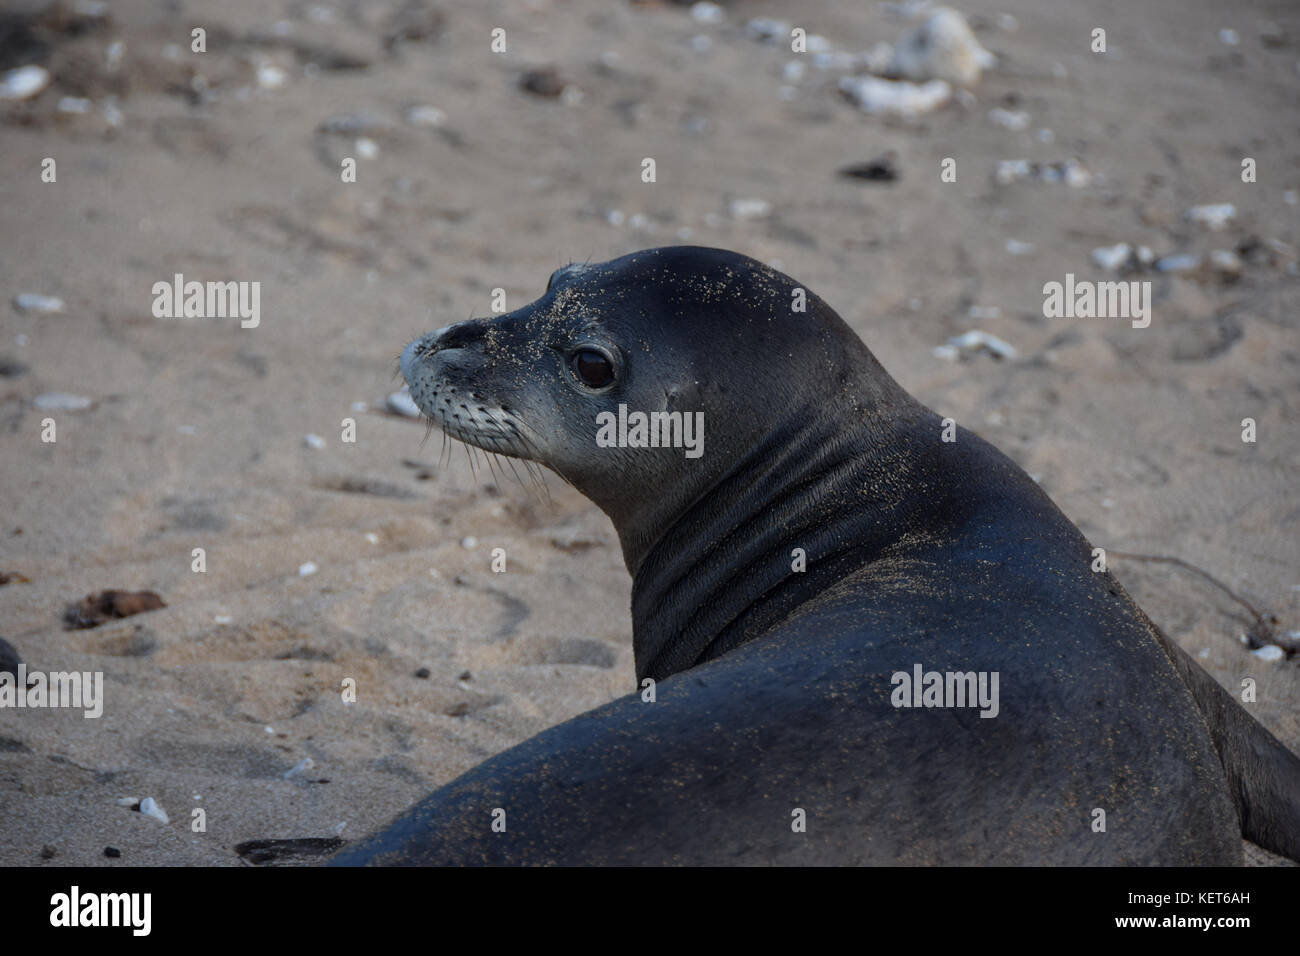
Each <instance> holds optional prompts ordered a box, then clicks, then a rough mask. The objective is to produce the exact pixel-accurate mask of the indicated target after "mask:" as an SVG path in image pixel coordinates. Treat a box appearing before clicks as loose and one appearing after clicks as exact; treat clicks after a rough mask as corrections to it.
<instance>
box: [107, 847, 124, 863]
mask: <svg viewBox="0 0 1300 956" xmlns="http://www.w3.org/2000/svg"><path fill="white" fill-rule="evenodd" d="M121 855H122V851H121V850H119V849H118V848H117V847H115V846H106V847H104V856H106V857H108V858H109V859H110V860H116V859H117V858H118V857H119V856H121Z"/></svg>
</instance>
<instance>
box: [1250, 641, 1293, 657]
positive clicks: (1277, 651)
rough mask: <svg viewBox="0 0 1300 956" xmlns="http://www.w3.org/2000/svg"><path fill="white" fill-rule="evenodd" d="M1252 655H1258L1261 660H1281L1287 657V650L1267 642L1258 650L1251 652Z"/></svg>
mask: <svg viewBox="0 0 1300 956" xmlns="http://www.w3.org/2000/svg"><path fill="white" fill-rule="evenodd" d="M1250 655H1251V657H1258V658H1259V659H1260V660H1261V661H1280V660H1282V659H1283V658H1284V657H1286V651H1284V650H1282V648H1280V647H1278V646H1277V645H1276V644H1265V645H1264V646H1263V647H1261V648H1259V649H1258V650H1253V651H1251V652H1250Z"/></svg>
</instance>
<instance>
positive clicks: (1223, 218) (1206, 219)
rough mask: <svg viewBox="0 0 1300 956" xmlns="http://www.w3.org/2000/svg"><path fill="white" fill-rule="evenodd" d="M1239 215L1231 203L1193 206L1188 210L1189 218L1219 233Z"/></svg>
mask: <svg viewBox="0 0 1300 956" xmlns="http://www.w3.org/2000/svg"><path fill="white" fill-rule="evenodd" d="M1236 215H1237V207H1236V206H1234V205H1233V204H1232V203H1230V202H1221V203H1212V204H1210V205H1208V206H1193V207H1192V208H1191V209H1189V210H1187V218H1188V219H1190V220H1191V221H1192V222H1199V223H1200V224H1201V225H1203V226H1208V227H1209V228H1210V229H1213V230H1215V231H1218V230H1220V229H1222V228H1224V227H1225V226H1226V225H1227V224H1228V221H1229V220H1231V219H1233V218H1235V217H1236Z"/></svg>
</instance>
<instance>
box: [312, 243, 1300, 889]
mask: <svg viewBox="0 0 1300 956" xmlns="http://www.w3.org/2000/svg"><path fill="white" fill-rule="evenodd" d="M801 299H803V300H804V301H805V302H806V308H805V309H804V310H803V311H800V310H799V308H798V304H799V303H800V300H801ZM401 367H402V372H403V374H404V376H405V377H406V380H407V381H408V383H409V384H410V390H411V395H412V397H413V398H414V399H415V401H416V403H417V404H418V405H419V406H420V408H421V409H423V410H424V411H425V412H426V413H427V414H428V415H429V416H430V417H431V418H432V419H433V420H434V421H435V422H437V423H438V424H440V425H441V427H442V428H443V429H444V430H445V431H446V432H447V433H448V434H450V435H452V436H454V437H456V438H460V439H462V440H464V441H466V442H469V443H471V444H473V445H476V446H478V447H480V448H483V449H487V450H489V451H494V452H499V453H501V454H505V455H513V456H518V457H524V458H529V459H533V460H536V461H540V462H543V463H544V464H546V465H548V466H549V467H550V468H551V469H552V470H554V471H556V472H558V473H559V474H560V475H561V476H563V477H564V478H565V479H566V480H568V481H569V482H571V483H572V484H574V485H575V486H576V487H577V488H578V489H579V490H580V491H582V492H583V493H584V494H586V495H587V496H588V497H589V498H591V499H592V500H593V501H594V502H595V503H596V504H597V505H599V506H600V507H601V508H602V509H603V510H604V511H605V512H606V514H608V515H609V517H610V518H611V519H612V521H613V523H614V526H615V528H616V529H617V531H618V534H619V538H620V541H621V544H622V549H623V556H624V559H625V561H626V563H627V567H628V570H629V571H630V572H631V574H632V577H633V589H632V611H633V619H634V622H635V630H634V635H633V640H634V645H635V658H636V668H637V677H638V680H643V679H644V678H653V679H654V681H655V682H657V684H656V686H655V687H654V688H653V689H654V694H653V701H650V700H649V699H648V698H649V697H650V696H651V695H650V694H649V692H648V691H643V692H642V693H641V694H632V695H629V696H627V697H624V698H621V699H619V700H615V701H613V702H612V703H610V704H607V705H606V706H604V707H600V708H597V709H596V710H593V711H591V712H589V713H586V714H583V715H581V716H579V717H577V718H575V719H573V720H570V721H568V722H566V723H564V724H561V725H559V726H557V727H554V728H552V729H550V730H548V731H546V732H545V733H542V734H540V735H538V736H537V737H534V738H532V739H531V740H528V741H525V742H524V743H522V744H520V745H519V746H517V747H514V748H512V749H510V750H507V751H506V752H504V753H502V754H499V755H498V756H496V757H494V758H492V759H490V760H488V761H487V762H485V763H483V764H482V765H480V766H479V767H478V768H476V769H475V770H473V771H471V772H470V773H467V774H465V775H464V776H462V777H460V778H459V779H457V780H454V781H452V782H451V783H449V784H447V785H446V786H444V787H442V788H441V789H439V790H437V791H436V792H434V793H433V794H432V795H431V796H429V797H428V798H426V799H425V800H423V801H421V802H420V803H419V804H417V805H416V806H415V807H414V808H412V809H411V810H410V811H408V812H407V813H406V814H405V815H403V816H402V817H401V818H399V819H398V820H397V821H396V822H395V823H393V824H392V825H391V826H390V827H389V828H388V829H386V830H384V831H383V832H381V833H379V834H377V835H375V836H373V837H370V838H369V839H367V840H364V841H362V842H361V843H359V844H358V845H356V846H355V847H352V848H349V849H347V850H345V851H343V852H342V853H341V854H339V856H337V857H336V858H335V860H334V862H336V863H343V864H357V863H377V864H378V863H392V864H434V863H530V864H548V863H550V864H574V863H591V864H644V863H687V864H719V863H790V864H801V863H809V864H838V863H843V864H1166V865H1173V864H1228V863H1237V862H1240V861H1241V858H1242V850H1241V842H1240V839H1239V835H1240V834H1243V833H1244V834H1245V835H1246V836H1247V837H1249V838H1250V839H1252V840H1254V841H1256V842H1257V843H1259V844H1261V845H1262V846H1264V847H1266V848H1268V849H1270V850H1274V851H1276V852H1279V853H1283V854H1286V855H1288V856H1290V857H1292V858H1300V760H1297V758H1296V757H1295V756H1294V755H1293V754H1291V753H1290V752H1289V751H1288V750H1286V748H1284V747H1283V746H1282V745H1281V744H1280V743H1279V742H1278V741H1277V740H1276V739H1274V738H1273V737H1272V736H1271V735H1270V734H1269V733H1268V732H1267V731H1266V730H1264V728H1263V727H1261V726H1260V725H1259V724H1258V723H1256V722H1255V720H1254V719H1253V718H1252V717H1250V716H1249V715H1247V714H1246V712H1245V711H1244V710H1243V709H1242V708H1241V707H1240V706H1239V705H1238V704H1237V703H1236V701H1235V700H1234V699H1233V698H1232V697H1231V696H1229V695H1228V694H1227V693H1226V692H1225V691H1224V690H1223V689H1222V688H1220V687H1219V685H1218V684H1217V683H1216V682H1215V681H1214V680H1213V679H1212V678H1211V677H1210V676H1209V675H1208V674H1206V673H1205V672H1204V671H1203V670H1202V669H1201V668H1200V667H1199V666H1198V665H1196V664H1195V663H1194V662H1193V661H1192V660H1191V659H1190V658H1189V657H1187V655H1185V654H1184V653H1183V652H1182V651H1181V650H1180V649H1179V648H1178V647H1177V646H1176V645H1175V644H1174V643H1173V642H1171V641H1170V640H1169V639H1168V638H1166V637H1165V636H1164V635H1163V634H1162V633H1161V632H1160V631H1159V630H1158V629H1157V628H1156V627H1155V626H1154V625H1153V624H1152V623H1151V622H1150V621H1149V620H1148V619H1147V617H1146V616H1145V615H1144V614H1143V613H1142V611H1141V610H1140V609H1139V608H1138V607H1137V606H1136V605H1135V604H1134V603H1133V601H1132V600H1131V599H1130V598H1129V596H1128V595H1127V594H1126V593H1125V592H1124V590H1123V589H1122V588H1121V587H1120V586H1119V584H1118V583H1117V582H1116V581H1115V580H1114V579H1113V578H1112V577H1111V576H1110V575H1109V574H1108V573H1095V572H1094V571H1093V570H1092V568H1091V564H1092V554H1091V549H1090V546H1089V544H1088V542H1087V541H1086V540H1085V539H1084V537H1083V536H1082V534H1081V533H1080V532H1079V531H1078V530H1077V529H1076V528H1075V527H1074V526H1073V525H1072V524H1071V523H1070V521H1069V520H1068V519H1067V518H1066V517H1065V516H1064V515H1063V514H1062V513H1061V512H1060V511H1059V510H1058V509H1057V508H1056V506H1055V505H1054V504H1053V503H1052V502H1051V501H1050V500H1049V499H1048V497H1047V496H1046V495H1045V494H1044V493H1043V492H1042V491H1041V490H1040V489H1039V487H1038V486H1037V485H1036V484H1035V483H1034V482H1033V481H1032V480H1031V479H1030V478H1029V477H1028V476H1027V475H1026V474H1025V473H1024V472H1023V471H1021V470H1020V468H1018V467H1017V466H1016V465H1015V464H1014V463H1012V462H1011V461H1010V459H1008V458H1007V457H1006V456H1004V455H1003V454H1002V453H1001V452H999V451H997V450H996V449H995V448H993V447H992V446H991V445H989V444H988V443H986V442H984V441H982V440H981V439H980V438H978V437H976V436H975V435H974V434H971V433H969V432H965V431H961V432H960V433H959V434H958V436H957V440H956V441H955V442H945V441H943V440H942V435H941V433H942V431H943V426H942V423H941V421H940V419H939V417H938V416H937V415H935V414H934V413H933V412H931V411H930V410H929V409H927V408H925V407H924V406H922V405H921V404H920V403H919V402H917V401H916V400H915V399H913V398H912V397H911V396H910V395H908V394H907V393H906V392H905V391H904V390H903V389H902V388H901V387H900V386H899V385H898V384H897V383H895V382H894V380H893V379H892V378H890V376H889V375H888V374H887V373H886V372H885V370H884V369H883V368H882V367H881V366H880V364H879V363H878V362H877V361H876V359H875V358H874V357H873V356H872V354H871V353H870V352H869V351H868V350H867V348H866V346H865V345H864V344H863V343H862V341H861V340H860V339H859V338H858V337H857V336H856V335H855V334H854V333H853V332H852V331H851V330H850V329H849V327H848V326H847V325H846V324H845V323H844V322H843V321H842V320H841V319H840V318H839V316H837V315H836V314H835V312H834V311H832V310H831V308H830V307H829V306H827V305H826V304H825V303H824V302H822V301H821V300H820V299H818V298H817V297H816V296H814V295H813V294H812V293H811V292H806V291H805V290H803V289H802V288H801V287H799V286H798V285H797V284H796V283H795V282H794V281H793V280H791V279H790V278H788V277H787V276H784V275H782V274H781V273H779V272H776V271H774V270H772V269H770V268H768V267H766V266H764V265H762V264H761V263H758V262H755V261H753V260H751V259H748V258H746V257H744V256H741V255H738V254H736V253H732V252H726V251H722V250H716V249H702V248H693V247H673V248H664V249H651V250H647V251H643V252H638V253H634V254H632V255H627V256H624V257H622V258H619V259H615V260H613V261H610V262H607V263H603V264H599V265H592V266H572V267H566V268H564V269H561V270H559V271H557V272H556V273H555V274H554V275H553V276H552V279H551V281H550V283H549V284H548V286H547V290H546V293H545V294H544V295H543V296H542V297H541V298H540V299H538V300H537V301H536V302H534V303H532V304H531V305H528V306H525V307H524V308H522V309H519V310H518V311H516V312H512V313H510V314H509V315H505V316H501V317H496V318H491V319H472V320H469V321H465V322H460V323H457V324H455V325H451V326H449V327H447V328H444V329H440V330H438V331H437V332H434V333H431V334H429V335H426V336H423V337H421V338H419V339H417V340H416V341H414V342H412V343H411V344H410V345H409V346H407V348H406V350H405V351H404V352H403V354H402V358H401ZM620 405H623V406H626V408H625V409H622V410H620V408H619V406H620ZM632 411H639V412H643V413H647V414H649V413H654V412H660V413H665V412H666V413H672V412H681V413H682V418H683V420H685V419H686V417H687V416H690V415H692V414H694V413H703V421H704V424H705V425H706V426H707V427H706V429H705V431H704V433H703V437H704V439H705V440H704V441H703V442H702V446H703V453H702V454H699V455H698V456H697V457H690V456H688V455H687V454H685V451H686V450H685V449H683V448H681V447H663V445H664V444H670V443H667V442H663V443H660V447H602V443H600V442H598V437H599V430H600V429H601V428H603V427H605V426H606V425H607V424H608V422H609V421H610V417H609V415H610V414H614V415H626V417H627V420H628V421H630V420H631V412H632ZM602 413H608V414H605V415H604V416H603V417H602ZM602 420H603V421H604V422H605V425H602V424H601V421H602ZM659 421H660V422H661V423H662V422H664V421H671V419H664V418H660V419H659ZM622 428H623V426H622V424H620V426H619V429H620V430H621V429H622ZM620 433H621V432H620ZM623 437H624V438H625V444H627V445H633V444H636V441H634V437H633V432H632V430H630V429H629V430H628V431H627V432H626V435H624V436H623ZM642 437H643V438H644V435H643V436H642ZM669 437H671V436H669ZM604 444H608V442H605V443H604ZM641 444H642V445H644V444H646V442H644V441H642V442H641ZM797 549H801V550H797ZM799 554H802V555H804V556H806V557H805V560H806V566H804V568H803V570H798V569H797V568H798V567H799V561H798V555H799ZM792 556H793V557H792ZM930 672H936V676H937V678H938V679H939V680H938V683H937V684H936V682H935V681H933V680H931V678H930V676H929V673H930ZM954 674H955V675H957V678H956V680H954V679H953V677H952V675H954ZM913 675H914V677H915V678H916V679H917V684H918V686H916V687H910V686H908V685H909V684H910V683H911V680H912V677H913ZM922 684H923V685H924V691H923V689H922V686H920V685H922ZM643 686H645V685H644V682H643ZM990 691H992V693H991V694H990V693H989V692H990ZM932 692H933V696H932ZM977 697H978V701H979V706H978V707H974V706H971V704H972V703H975V700H974V698H977ZM931 703H933V704H936V705H938V704H943V705H948V706H928V705H929V704H931ZM918 704H919V705H922V706H919V707H917V706H913V705H918ZM1097 811H1104V818H1101V817H1099V814H1098V812H1097ZM1099 819H1104V824H1105V826H1104V829H1100V828H1099V827H1098V826H1097V821H1098V820H1099ZM494 824H495V825H494ZM503 828H504V829H503Z"/></svg>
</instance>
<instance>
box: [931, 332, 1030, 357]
mask: <svg viewBox="0 0 1300 956" xmlns="http://www.w3.org/2000/svg"><path fill="white" fill-rule="evenodd" d="M946 345H947V348H944V346H942V345H941V346H939V347H938V348H936V349H934V350H933V351H934V355H935V357H936V358H944V359H951V358H954V357H956V355H961V354H967V353H974V352H979V351H984V352H988V353H989V354H990V355H992V356H993V357H994V358H998V359H1002V358H1007V359H1010V358H1015V357H1016V350H1015V349H1014V348H1013V347H1012V346H1010V345H1008V344H1007V343H1006V342H1004V341H1002V340H1001V339H1000V338H998V337H997V336H994V335H990V334H989V333H987V332H981V331H980V330H979V329H971V330H970V331H969V332H963V333H962V334H961V335H957V336H954V337H953V338H950V339H949V340H948V341H947V343H946ZM941 349H942V350H943V351H942V352H941V351H940V350H941ZM952 350H955V354H954V352H953V351H952Z"/></svg>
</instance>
